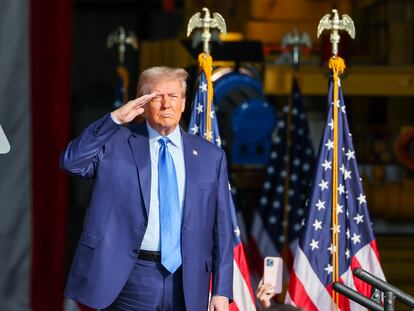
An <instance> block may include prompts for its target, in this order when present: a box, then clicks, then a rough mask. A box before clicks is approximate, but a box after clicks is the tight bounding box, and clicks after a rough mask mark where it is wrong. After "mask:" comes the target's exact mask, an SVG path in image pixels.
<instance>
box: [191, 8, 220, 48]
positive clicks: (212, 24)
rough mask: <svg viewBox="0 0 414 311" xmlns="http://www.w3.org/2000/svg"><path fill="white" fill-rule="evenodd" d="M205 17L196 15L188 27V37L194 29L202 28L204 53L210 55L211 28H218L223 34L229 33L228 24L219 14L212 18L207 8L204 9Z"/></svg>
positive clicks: (214, 14)
mask: <svg viewBox="0 0 414 311" xmlns="http://www.w3.org/2000/svg"><path fill="white" fill-rule="evenodd" d="M203 11H204V17H203V18H201V13H200V12H198V13H195V14H194V15H193V16H192V17H191V18H190V20H189V21H188V25H187V37H189V36H190V34H191V32H192V31H193V30H194V28H202V29H203V31H202V34H201V40H202V41H203V52H204V53H205V54H207V55H209V54H210V46H209V44H210V40H211V32H210V29H211V28H218V30H219V31H220V32H222V33H227V27H226V22H225V20H224V18H223V16H221V15H220V14H219V13H217V12H215V13H213V17H211V16H210V11H209V10H208V9H207V8H203Z"/></svg>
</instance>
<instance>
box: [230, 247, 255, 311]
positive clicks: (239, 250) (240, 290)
mask: <svg viewBox="0 0 414 311" xmlns="http://www.w3.org/2000/svg"><path fill="white" fill-rule="evenodd" d="M233 300H234V303H232V304H230V310H231V311H237V310H240V311H254V310H256V307H255V298H254V295H253V291H252V286H251V284H250V276H249V269H248V265H247V261H246V256H245V253H244V248H243V244H242V243H239V244H238V245H236V246H235V248H234V262H233Z"/></svg>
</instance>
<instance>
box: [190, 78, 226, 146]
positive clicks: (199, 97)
mask: <svg viewBox="0 0 414 311" xmlns="http://www.w3.org/2000/svg"><path fill="white" fill-rule="evenodd" d="M206 113H207V79H206V75H205V73H204V72H203V71H202V72H201V75H200V84H199V86H198V90H197V92H196V95H195V97H194V102H193V110H192V112H191V120H190V126H189V131H190V133H191V134H193V135H197V136H201V137H204V138H207V132H206V130H207V125H206V123H207V121H206ZM215 113H216V112H215V110H214V104H213V103H211V112H210V119H211V133H210V137H211V142H212V143H214V144H215V145H217V146H218V147H221V139H220V133H219V129H218V124H217V119H216V117H215Z"/></svg>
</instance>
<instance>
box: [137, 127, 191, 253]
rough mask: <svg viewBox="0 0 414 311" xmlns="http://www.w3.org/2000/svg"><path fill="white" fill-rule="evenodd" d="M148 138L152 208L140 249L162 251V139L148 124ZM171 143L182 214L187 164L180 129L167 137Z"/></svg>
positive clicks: (170, 149) (170, 148) (169, 149)
mask: <svg viewBox="0 0 414 311" xmlns="http://www.w3.org/2000/svg"><path fill="white" fill-rule="evenodd" d="M147 128H148V137H149V147H150V155H151V193H150V206H149V215H148V226H147V230H146V232H145V235H144V239H143V240H142V244H141V247H140V249H142V250H146V251H159V250H160V212H159V201H158V154H159V150H160V143H159V142H158V140H159V139H160V138H161V137H162V136H161V135H160V134H159V133H158V132H157V131H156V130H154V129H153V128H152V127H151V126H150V125H149V124H148V123H147ZM167 137H168V138H169V139H170V140H171V142H170V143H169V144H168V145H167V146H168V151H169V152H170V154H171V156H172V158H173V161H174V167H175V171H176V175H177V184H178V198H179V200H180V202H179V203H180V209H181V214H182V212H183V207H184V188H185V164H184V152H183V142H182V137H181V131H180V127H179V126H177V127H176V128H175V130H174V131H173V132H172V133H170V134H169V135H168V136H167Z"/></svg>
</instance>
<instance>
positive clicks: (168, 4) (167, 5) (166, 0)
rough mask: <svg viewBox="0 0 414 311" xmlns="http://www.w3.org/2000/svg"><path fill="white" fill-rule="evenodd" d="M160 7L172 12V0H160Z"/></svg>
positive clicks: (173, 8) (173, 5)
mask: <svg viewBox="0 0 414 311" xmlns="http://www.w3.org/2000/svg"><path fill="white" fill-rule="evenodd" d="M162 8H163V10H164V11H165V12H173V11H174V10H175V3H174V0H162Z"/></svg>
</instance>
